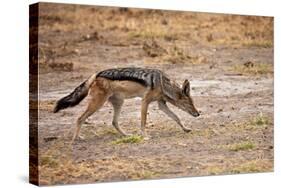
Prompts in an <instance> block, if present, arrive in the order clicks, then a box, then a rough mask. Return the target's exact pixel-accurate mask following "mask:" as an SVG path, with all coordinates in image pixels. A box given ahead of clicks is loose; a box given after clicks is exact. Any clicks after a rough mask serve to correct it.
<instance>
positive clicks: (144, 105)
mask: <svg viewBox="0 0 281 188" xmlns="http://www.w3.org/2000/svg"><path fill="white" fill-rule="evenodd" d="M148 105H149V101H147V100H145V99H143V100H142V103H141V133H142V136H143V137H144V139H145V140H148V139H149V137H148V135H147V133H146V130H145V124H146V118H147V109H148Z"/></svg>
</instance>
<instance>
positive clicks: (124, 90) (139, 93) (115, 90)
mask: <svg viewBox="0 0 281 188" xmlns="http://www.w3.org/2000/svg"><path fill="white" fill-rule="evenodd" d="M110 88H111V90H112V94H113V95H114V96H116V97H120V98H123V99H128V98H134V97H141V98H142V97H143V96H144V95H145V93H146V92H147V91H148V90H149V88H148V87H146V86H143V85H142V84H139V83H137V82H134V81H127V80H124V81H117V80H115V81H111V82H110Z"/></svg>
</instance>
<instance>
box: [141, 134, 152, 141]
mask: <svg viewBox="0 0 281 188" xmlns="http://www.w3.org/2000/svg"><path fill="white" fill-rule="evenodd" d="M141 136H142V137H143V140H149V139H150V138H151V136H149V135H148V134H147V133H141Z"/></svg>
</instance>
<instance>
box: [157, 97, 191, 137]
mask: <svg viewBox="0 0 281 188" xmlns="http://www.w3.org/2000/svg"><path fill="white" fill-rule="evenodd" d="M158 106H159V109H160V110H162V111H163V112H164V113H165V114H167V115H168V116H169V117H170V118H172V119H173V120H174V121H175V122H177V124H179V126H180V127H181V128H182V129H183V130H184V131H185V132H190V131H191V128H188V127H185V126H184V125H183V124H182V123H181V121H180V119H179V117H178V116H177V115H176V114H175V113H174V112H172V111H171V109H170V108H169V107H168V106H167V104H166V101H163V100H161V101H158Z"/></svg>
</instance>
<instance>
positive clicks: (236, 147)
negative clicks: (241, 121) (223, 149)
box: [227, 141, 255, 151]
mask: <svg viewBox="0 0 281 188" xmlns="http://www.w3.org/2000/svg"><path fill="white" fill-rule="evenodd" d="M227 148H228V149H229V150H230V151H241V150H250V149H254V148H255V144H254V143H252V142H250V141H245V142H241V143H235V144H231V145H228V146H227Z"/></svg>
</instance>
